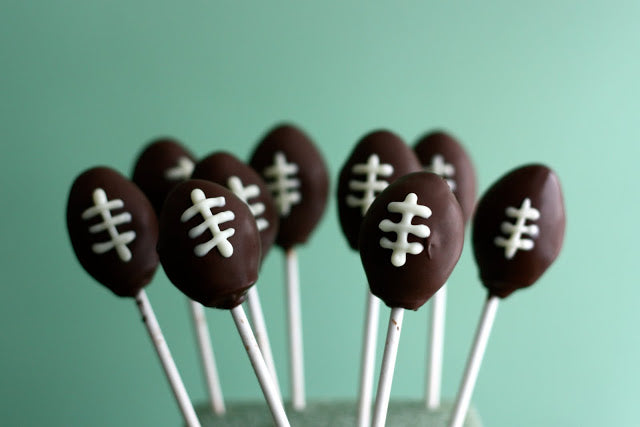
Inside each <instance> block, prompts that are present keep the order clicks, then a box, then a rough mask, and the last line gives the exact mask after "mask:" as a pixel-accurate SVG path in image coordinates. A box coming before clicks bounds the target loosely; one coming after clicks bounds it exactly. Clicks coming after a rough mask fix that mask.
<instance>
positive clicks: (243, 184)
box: [192, 152, 279, 259]
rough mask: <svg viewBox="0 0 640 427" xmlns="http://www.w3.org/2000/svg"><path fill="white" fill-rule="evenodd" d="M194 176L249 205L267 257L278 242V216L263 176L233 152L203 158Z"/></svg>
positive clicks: (263, 252)
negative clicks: (227, 190)
mask: <svg viewBox="0 0 640 427" xmlns="http://www.w3.org/2000/svg"><path fill="white" fill-rule="evenodd" d="M192 178H193V179H204V180H207V181H211V182H215V183H216V184H220V185H222V186H223V187H226V188H228V189H229V190H231V191H232V192H233V194H235V195H236V196H238V197H239V198H240V199H241V200H243V201H244V202H245V203H247V204H248V205H249V209H250V210H251V212H252V213H253V215H254V217H255V219H256V224H257V226H258V231H259V232H260V242H261V249H262V259H264V257H265V256H266V255H267V253H268V252H269V249H271V246H272V245H273V242H274V241H275V238H276V234H277V232H278V221H279V219H278V211H277V210H276V206H275V204H274V203H273V199H272V198H271V195H270V193H269V190H268V189H267V187H266V185H265V183H264V181H263V180H262V178H261V177H260V175H259V174H258V173H257V172H256V171H254V170H253V169H252V168H251V167H250V166H248V165H246V164H244V163H243V162H241V161H240V160H238V159H237V158H236V157H234V156H233V155H231V154H229V153H225V152H218V153H213V154H211V155H209V156H207V157H205V158H204V159H202V160H200V161H199V162H198V163H197V164H196V167H195V169H194V170H193V174H192Z"/></svg>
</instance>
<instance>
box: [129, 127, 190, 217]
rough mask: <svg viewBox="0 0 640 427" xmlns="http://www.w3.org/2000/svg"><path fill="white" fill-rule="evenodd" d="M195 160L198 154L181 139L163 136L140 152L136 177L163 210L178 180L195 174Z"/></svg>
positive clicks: (153, 203) (135, 180)
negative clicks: (193, 172)
mask: <svg viewBox="0 0 640 427" xmlns="http://www.w3.org/2000/svg"><path fill="white" fill-rule="evenodd" d="M195 162H196V161H195V157H194V156H193V155H192V154H191V153H190V152H189V151H188V150H187V149H186V148H184V147H183V146H182V144H181V143H180V142H178V141H176V140H175V139H171V138H159V139H156V140H154V141H152V142H151V143H149V144H148V145H147V146H146V147H145V149H144V150H143V151H142V153H140V156H139V157H138V160H137V161H136V164H135V166H134V169H133V178H132V179H133V182H135V183H136V184H137V185H138V187H140V189H141V190H142V191H143V192H144V194H146V195H147V197H148V198H149V200H150V201H151V204H152V205H153V208H154V209H155V210H156V213H158V214H160V210H161V209H162V204H163V203H164V199H165V198H166V197H167V195H168V194H169V192H170V191H171V189H172V188H173V187H175V186H176V184H178V183H180V182H182V181H184V180H186V179H189V178H190V177H191V172H192V171H193V168H194V166H195Z"/></svg>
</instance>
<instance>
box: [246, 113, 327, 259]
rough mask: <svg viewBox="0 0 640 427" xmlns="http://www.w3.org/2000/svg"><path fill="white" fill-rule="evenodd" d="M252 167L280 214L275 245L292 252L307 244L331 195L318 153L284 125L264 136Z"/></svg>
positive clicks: (325, 171)
mask: <svg viewBox="0 0 640 427" xmlns="http://www.w3.org/2000/svg"><path fill="white" fill-rule="evenodd" d="M249 163H250V165H251V167H253V169H255V170H256V171H257V172H258V173H259V174H260V175H261V176H262V178H263V179H264V181H265V182H266V184H267V187H268V188H269V190H270V191H271V196H272V197H273V200H274V202H275V204H276V208H277V209H278V212H279V214H280V229H279V231H278V235H277V237H276V244H278V245H279V246H281V247H282V248H284V249H289V248H292V247H293V246H295V245H299V244H302V243H305V242H306V241H307V239H308V238H309V236H310V235H311V233H312V232H313V230H314V229H315V227H316V225H317V224H318V222H319V221H320V219H321V218H322V214H323V213H324V210H325V208H326V204H327V196H328V192H329V174H328V172H327V167H326V165H325V162H324V159H323V158H322V155H321V154H320V152H319V151H318V149H317V148H316V147H315V146H314V144H313V142H312V141H311V139H310V138H309V137H308V136H307V135H305V134H304V133H303V132H302V131H301V130H300V129H298V128H296V127H294V126H292V125H287V124H284V125H280V126H277V127H276V128H274V129H272V130H271V131H270V132H268V133H267V134H266V135H265V136H264V138H263V139H262V140H261V142H260V143H259V144H258V146H257V147H256V149H255V151H254V152H253V155H252V156H251V161H250V162H249Z"/></svg>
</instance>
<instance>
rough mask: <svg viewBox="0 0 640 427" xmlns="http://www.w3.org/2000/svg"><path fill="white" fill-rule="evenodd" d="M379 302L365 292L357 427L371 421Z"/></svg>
mask: <svg viewBox="0 0 640 427" xmlns="http://www.w3.org/2000/svg"><path fill="white" fill-rule="evenodd" d="M379 315H380V300H379V299H378V298H377V297H376V296H375V295H373V294H372V293H371V292H370V291H369V290H367V313H366V317H365V321H364V328H365V332H364V340H363V342H362V364H361V366H360V399H359V400H358V426H359V427H369V425H370V420H371V394H372V391H373V390H372V389H373V369H374V365H375V360H376V338H377V335H378V318H379V317H380V316H379Z"/></svg>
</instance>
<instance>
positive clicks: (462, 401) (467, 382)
mask: <svg viewBox="0 0 640 427" xmlns="http://www.w3.org/2000/svg"><path fill="white" fill-rule="evenodd" d="M499 302H500V299H499V298H498V297H496V296H491V297H489V298H488V299H487V302H486V303H485V305H484V310H483V311H482V316H481V317H480V322H479V324H478V329H477V330H476V336H475V339H474V343H473V347H472V348H471V353H470V354H469V359H467V367H466V370H465V373H464V377H463V378H462V383H461V384H460V390H458V397H457V398H456V403H455V406H454V407H453V412H452V413H451V420H450V421H449V427H461V426H462V423H464V419H465V417H466V416H467V410H468V409H469V404H470V403H471V395H472V394H473V388H474V387H475V385H476V379H478V372H479V371H480V365H481V364H482V358H483V356H484V352H485V350H486V348H487V342H488V341H489V335H490V334H491V328H492V327H493V321H494V320H495V318H496V311H497V310H498V303H499Z"/></svg>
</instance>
